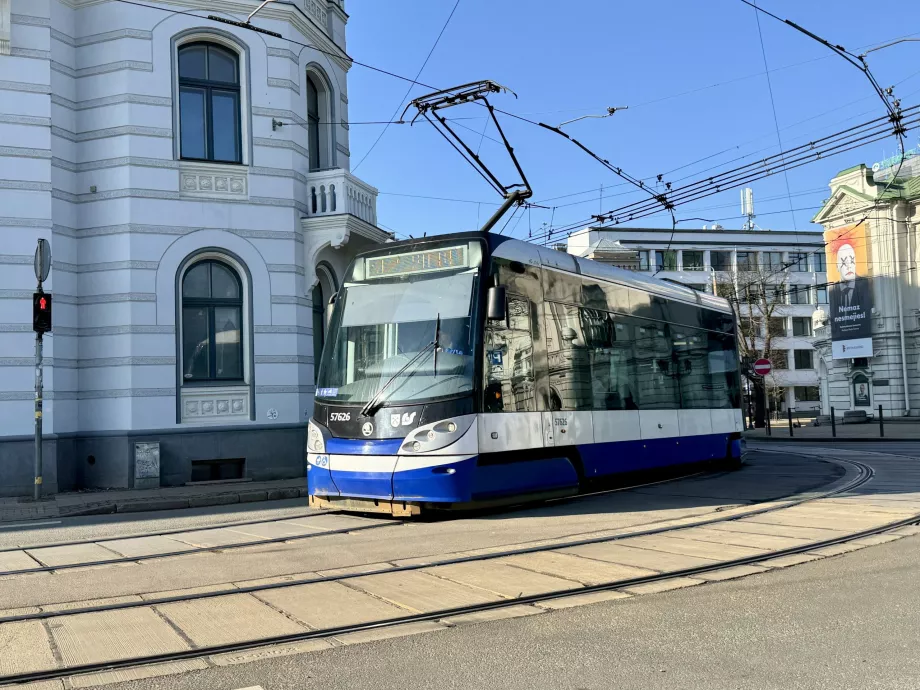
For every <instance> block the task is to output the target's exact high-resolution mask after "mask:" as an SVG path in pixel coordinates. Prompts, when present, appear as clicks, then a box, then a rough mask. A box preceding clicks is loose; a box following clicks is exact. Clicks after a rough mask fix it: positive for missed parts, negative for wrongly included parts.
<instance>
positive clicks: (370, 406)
mask: <svg viewBox="0 0 920 690" xmlns="http://www.w3.org/2000/svg"><path fill="white" fill-rule="evenodd" d="M437 345H438V343H437V341H434V340H433V341H431V342H430V343H428V344H427V345H426V346H425V347H423V348H422V349H421V350H419V351H418V352H417V353H415V356H414V357H413V358H412V359H410V360H409V361H408V362H406V363H405V364H404V365H403V366H402V368H401V369H400V370H399V371H397V372H396V373H395V374H393V375H392V376H391V377H390V378H388V379H387V381H386V383H384V384H383V385H382V386H381V387H380V388H379V389H378V390H377V392H376V393H374V396H373V397H372V398H371V399H370V400H368V401H367V403H366V404H365V405H364V407H362V408H361V414H362V415H363V416H365V417H370V416H371V415H373V414H374V413H375V412H376V411H377V410H378V409H379V408H380V406H381V405H382V404H383V392H384V391H385V390H386V389H387V388H389V387H390V384H391V383H393V381H395V380H396V379H398V378H399V377H400V376H402V374H403V372H404V371H406V369H408V368H409V367H411V366H412V365H413V364H415V363H416V362H417V361H419V358H420V357H421V356H422V355H424V354H427V353H428V350H430V349H431V348H432V347H434V348H435V356H436V357H437Z"/></svg>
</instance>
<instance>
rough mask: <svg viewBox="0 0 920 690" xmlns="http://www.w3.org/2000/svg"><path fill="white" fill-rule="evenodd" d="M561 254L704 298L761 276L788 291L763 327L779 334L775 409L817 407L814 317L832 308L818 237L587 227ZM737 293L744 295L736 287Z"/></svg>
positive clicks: (771, 385) (811, 233) (771, 379)
mask: <svg viewBox="0 0 920 690" xmlns="http://www.w3.org/2000/svg"><path fill="white" fill-rule="evenodd" d="M561 248H562V249H563V250H564V251H568V252H569V253H570V254H575V255H577V256H584V257H587V258H589V259H594V260H596V261H603V262H605V263H613V264H616V265H619V266H621V267H623V268H628V269H631V270H637V271H643V272H648V273H649V274H652V275H655V276H656V277H658V278H661V279H664V280H671V281H674V282H678V283H681V284H683V285H687V286H689V287H692V288H694V289H697V290H701V291H703V292H710V293H711V292H712V291H713V285H714V284H722V283H726V282H728V283H731V282H733V281H734V282H738V281H739V280H743V279H744V278H743V277H744V276H746V275H757V274H759V275H761V276H762V277H763V278H764V280H765V282H767V283H775V284H777V285H780V286H782V290H781V301H780V302H779V303H777V304H776V305H775V306H774V307H773V311H772V315H771V317H770V323H761V325H760V327H761V328H762V329H766V328H772V329H773V337H772V350H773V352H774V358H775V359H777V362H775V365H778V366H775V368H774V371H773V373H772V374H771V375H770V376H768V377H767V384H768V390H769V391H770V393H771V396H772V402H771V409H773V410H778V411H785V410H786V409H793V410H796V411H799V412H810V411H816V410H818V409H819V407H820V396H819V386H818V373H817V371H816V366H817V365H816V361H815V356H814V351H813V350H814V345H813V343H814V337H813V333H814V331H813V325H812V317H813V316H814V315H815V313H816V312H817V311H818V310H819V309H821V305H825V304H827V289H826V287H825V282H826V265H825V254H824V241H823V239H822V237H821V232H820V231H818V230H807V231H801V232H795V231H787V230H769V231H767V230H726V229H723V228H722V227H721V226H712V227H708V228H706V227H704V228H703V229H702V230H699V229H696V230H694V229H678V230H671V229H670V228H667V229H659V228H628V227H613V228H604V229H596V228H586V229H584V230H580V231H578V232H575V233H573V234H572V235H571V236H570V237H569V238H568V240H567V242H566V244H565V245H563V246H562V247H561ZM735 292H740V291H739V290H738V286H737V285H736V286H735ZM742 307H743V308H742V313H749V312H747V310H748V309H750V306H749V305H747V306H745V305H742ZM755 313H756V311H755ZM762 332H763V331H762ZM757 342H758V343H761V342H762V338H759V339H758V340H757ZM759 346H760V345H758V347H759Z"/></svg>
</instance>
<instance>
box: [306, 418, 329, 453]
mask: <svg viewBox="0 0 920 690" xmlns="http://www.w3.org/2000/svg"><path fill="white" fill-rule="evenodd" d="M307 450H309V451H310V452H311V453H325V452H326V441H325V440H324V439H323V432H322V431H320V430H319V427H318V426H316V424H314V423H313V422H310V424H309V426H308V427H307Z"/></svg>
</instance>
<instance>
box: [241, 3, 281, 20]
mask: <svg viewBox="0 0 920 690" xmlns="http://www.w3.org/2000/svg"><path fill="white" fill-rule="evenodd" d="M270 2H277V0H265V2H263V3H262V4H261V5H259V6H258V7H256V9H255V10H254V11H253V13H252V14H250V15H249V16H248V17H246V23H247V24H248V23H249V22H251V21H252V18H253V17H255V16H256V14H257V13H258V12H259V10H261V9H262V8H263V7H265V6H266V5H267V4H268V3H270Z"/></svg>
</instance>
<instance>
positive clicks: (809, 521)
mask: <svg viewBox="0 0 920 690" xmlns="http://www.w3.org/2000/svg"><path fill="white" fill-rule="evenodd" d="M793 511H797V512H793ZM747 520H748V521H749V522H760V523H766V524H772V525H794V526H796V527H828V528H830V529H836V530H843V531H844V532H856V531H859V530H864V529H870V528H872V527H878V526H880V525H883V524H885V522H886V520H876V519H866V518H845V517H843V516H834V515H815V514H809V513H803V512H801V511H799V510H798V508H790V509H789V510H783V511H779V512H776V513H769V514H767V515H755V516H754V517H751V518H747Z"/></svg>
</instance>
